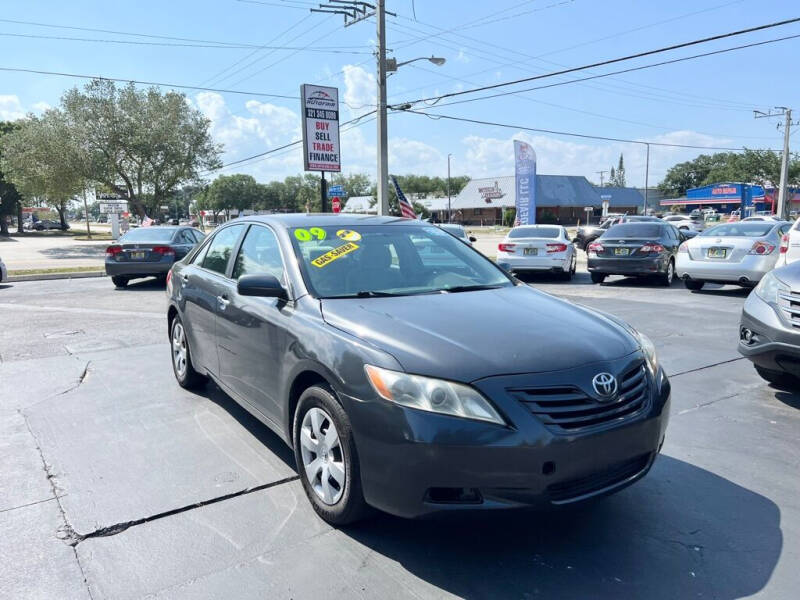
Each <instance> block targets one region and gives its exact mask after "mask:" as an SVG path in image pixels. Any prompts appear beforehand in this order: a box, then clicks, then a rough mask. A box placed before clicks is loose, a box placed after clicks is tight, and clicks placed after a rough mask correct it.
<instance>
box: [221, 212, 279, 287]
mask: <svg viewBox="0 0 800 600" xmlns="http://www.w3.org/2000/svg"><path fill="white" fill-rule="evenodd" d="M255 273H268V274H270V275H274V276H275V277H276V278H277V279H278V281H280V282H281V283H283V282H284V280H285V278H284V267H283V258H282V257H281V251H280V249H279V248H278V240H277V238H276V237H275V234H274V233H273V232H272V230H271V229H269V228H267V227H262V226H260V225H252V226H251V227H250V230H249V231H248V232H247V234H246V235H245V238H244V241H243V242H242V246H241V248H240V249H239V254H238V255H237V256H236V263H235V264H234V266H233V275H232V277H233V279H239V277H241V276H242V275H253V274H255Z"/></svg>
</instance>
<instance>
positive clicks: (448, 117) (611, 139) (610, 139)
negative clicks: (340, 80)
mask: <svg viewBox="0 0 800 600" xmlns="http://www.w3.org/2000/svg"><path fill="white" fill-rule="evenodd" d="M395 110H396V111H397V112H404V113H411V114H415V115H424V116H426V117H428V118H430V119H433V120H438V119H446V120H448V121H461V122H464V123H474V124H476V125H489V126H492V127H503V128H505V129H519V130H522V131H533V132H536V133H549V134H552V135H564V136H568V137H578V138H585V139H590V140H603V141H608V142H622V143H626V144H640V145H643V146H647V145H650V146H664V147H668V148H690V149H695V150H723V151H728V152H741V151H743V150H744V148H730V147H724V146H697V145H693V144H670V143H667V142H649V141H644V140H629V139H625V138H617V137H609V136H603V135H592V134H588V133H575V132H573V131H558V130H555V129H541V128H537V127H526V126H524V125H511V124H508V123H497V122H495V121H483V120H481V119H469V118H467V117H457V116H454V115H442V114H435V115H434V114H431V113H427V112H424V111H420V110H411V109H395ZM766 150H771V151H772V152H778V150H772V149H770V148H766Z"/></svg>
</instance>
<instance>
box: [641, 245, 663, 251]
mask: <svg viewBox="0 0 800 600" xmlns="http://www.w3.org/2000/svg"><path fill="white" fill-rule="evenodd" d="M639 250H640V251H641V252H663V251H664V246H662V245H661V244H645V245H644V246H642V247H641V248H639Z"/></svg>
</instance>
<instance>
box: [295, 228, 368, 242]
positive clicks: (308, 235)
mask: <svg viewBox="0 0 800 600" xmlns="http://www.w3.org/2000/svg"><path fill="white" fill-rule="evenodd" d="M327 235H328V234H327V233H325V230H324V229H322V228H321V227H312V228H311V229H295V230H294V237H296V238H297V239H298V240H299V241H301V242H310V241H319V240H324V239H325V238H326V237H327ZM359 239H360V238H359Z"/></svg>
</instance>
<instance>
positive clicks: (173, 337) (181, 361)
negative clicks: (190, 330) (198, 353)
mask: <svg viewBox="0 0 800 600" xmlns="http://www.w3.org/2000/svg"><path fill="white" fill-rule="evenodd" d="M170 341H171V344H170V350H171V353H172V372H173V373H175V379H176V380H177V381H178V385H179V386H181V387H182V388H185V389H187V390H191V389H195V388H199V387H202V386H204V385H205V384H206V383H207V382H208V377H206V376H205V375H201V374H200V373H198V372H197V371H195V369H194V366H193V365H192V354H191V352H190V351H189V340H188V339H187V338H186V329H185V328H184V327H183V321H181V318H180V317H178V316H176V317H175V318H174V319H173V320H172V326H171V327H170Z"/></svg>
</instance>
